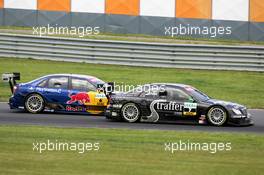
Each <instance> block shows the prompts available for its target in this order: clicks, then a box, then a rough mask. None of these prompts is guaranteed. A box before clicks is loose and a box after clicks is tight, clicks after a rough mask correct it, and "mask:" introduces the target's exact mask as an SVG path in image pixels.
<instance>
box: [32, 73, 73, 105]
mask: <svg viewBox="0 0 264 175" xmlns="http://www.w3.org/2000/svg"><path fill="white" fill-rule="evenodd" d="M68 88H69V77H68V76H53V77H50V78H48V80H47V83H46V85H45V87H41V88H40V87H39V88H37V90H38V91H42V94H43V96H44V97H45V98H46V100H47V103H48V104H51V106H52V105H53V106H52V108H58V109H63V108H64V107H65V105H66V102H67V99H68ZM55 104H56V105H57V106H56V107H55V106H54V105H55Z"/></svg>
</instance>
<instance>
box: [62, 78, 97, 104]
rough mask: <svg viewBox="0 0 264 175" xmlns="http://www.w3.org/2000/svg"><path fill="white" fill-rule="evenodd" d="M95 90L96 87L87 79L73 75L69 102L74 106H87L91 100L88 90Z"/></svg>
mask: <svg viewBox="0 0 264 175" xmlns="http://www.w3.org/2000/svg"><path fill="white" fill-rule="evenodd" d="M91 91H92V92H95V91H96V87H95V86H94V85H93V84H91V83H90V82H89V81H88V80H87V79H84V78H78V77H71V78H70V91H69V98H70V99H69V100H68V101H67V104H69V105H74V106H85V105H86V104H88V103H90V102H91V97H89V94H88V92H91Z"/></svg>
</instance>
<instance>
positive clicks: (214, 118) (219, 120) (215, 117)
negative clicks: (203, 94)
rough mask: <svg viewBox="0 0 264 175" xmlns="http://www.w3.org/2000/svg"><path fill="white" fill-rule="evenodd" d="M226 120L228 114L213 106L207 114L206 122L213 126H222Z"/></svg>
mask: <svg viewBox="0 0 264 175" xmlns="http://www.w3.org/2000/svg"><path fill="white" fill-rule="evenodd" d="M227 119H228V114H227V112H226V110H225V109H224V108H223V107H221V106H213V107H211V108H210V109H209V110H208V112H207V120H208V122H209V124H211V125H213V126H223V125H224V124H225V123H226V122H227Z"/></svg>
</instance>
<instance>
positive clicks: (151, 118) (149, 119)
mask: <svg viewBox="0 0 264 175" xmlns="http://www.w3.org/2000/svg"><path fill="white" fill-rule="evenodd" d="M165 102H166V100H154V101H152V103H151V104H150V111H151V114H150V115H149V116H146V117H142V118H141V122H157V121H158V120H159V114H158V113H157V111H156V109H155V107H154V106H156V104H158V103H165Z"/></svg>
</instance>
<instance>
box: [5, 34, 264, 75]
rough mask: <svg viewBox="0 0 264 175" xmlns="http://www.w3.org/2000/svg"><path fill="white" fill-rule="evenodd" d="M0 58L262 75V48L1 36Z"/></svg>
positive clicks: (263, 61)
mask: <svg viewBox="0 0 264 175" xmlns="http://www.w3.org/2000/svg"><path fill="white" fill-rule="evenodd" d="M0 56H2V57H3V56H4V57H19V58H34V59H48V60H63V61H72V62H87V63H100V64H117V65H130V66H131V65H133V66H150V67H171V68H192V69H216V70H247V71H264V47H260V46H254V47H253V46H220V45H197V44H161V43H144V42H125V41H105V40H91V39H75V38H58V37H38V36H31V35H16V34H0Z"/></svg>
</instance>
